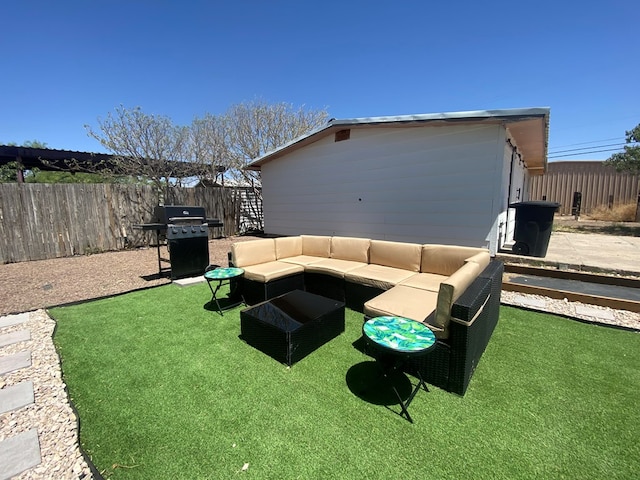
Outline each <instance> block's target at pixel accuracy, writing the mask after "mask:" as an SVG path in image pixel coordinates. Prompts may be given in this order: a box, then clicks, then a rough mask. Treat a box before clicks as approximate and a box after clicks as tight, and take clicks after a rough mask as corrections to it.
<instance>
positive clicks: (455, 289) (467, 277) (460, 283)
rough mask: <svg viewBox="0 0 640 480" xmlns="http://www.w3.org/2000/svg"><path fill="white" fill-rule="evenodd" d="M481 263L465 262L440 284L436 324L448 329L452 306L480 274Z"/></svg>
mask: <svg viewBox="0 0 640 480" xmlns="http://www.w3.org/2000/svg"><path fill="white" fill-rule="evenodd" d="M480 272H481V270H480V265H479V264H477V263H475V262H468V263H465V264H464V265H463V266H462V267H460V268H459V269H458V270H456V271H455V272H454V274H453V275H451V276H450V277H449V278H447V279H446V280H444V281H443V282H442V283H441V284H440V291H439V292H438V305H437V307H436V316H435V320H434V321H435V325H436V326H437V327H439V328H442V329H445V330H446V329H447V328H448V326H449V321H450V320H451V306H452V305H453V303H454V302H455V301H456V300H457V299H458V298H459V297H460V295H462V293H463V292H464V291H465V290H466V289H467V287H469V285H471V282H473V281H474V280H475V279H476V278H477V276H478V275H479V274H480Z"/></svg>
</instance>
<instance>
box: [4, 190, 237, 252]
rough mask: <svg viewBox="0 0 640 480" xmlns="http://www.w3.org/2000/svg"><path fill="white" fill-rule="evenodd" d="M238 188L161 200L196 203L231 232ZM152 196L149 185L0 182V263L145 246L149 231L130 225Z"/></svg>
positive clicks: (217, 232) (148, 212)
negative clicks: (144, 231)
mask: <svg viewBox="0 0 640 480" xmlns="http://www.w3.org/2000/svg"><path fill="white" fill-rule="evenodd" d="M241 194H242V189H238V188H221V187H213V188H173V189H171V192H170V194H169V196H170V198H168V199H166V200H165V203H166V204H175V205H201V206H203V207H204V208H205V211H206V214H207V217H209V218H219V219H220V220H222V222H223V223H224V227H220V228H212V229H210V236H211V237H212V238H215V237H220V236H230V235H235V234H236V233H237V231H238V228H239V223H240V217H241V205H242V199H241ZM155 205H157V196H156V193H155V191H154V189H153V187H150V186H146V185H145V186H140V185H118V184H40V183H39V184H35V183H34V184H17V183H4V184H0V262H2V263H10V262H22V261H27V260H44V259H49V258H57V257H68V256H72V255H78V254H89V253H96V252H102V251H109V250H120V249H124V248H131V247H138V246H144V245H148V244H149V243H150V242H152V241H155V236H154V235H153V234H151V233H143V232H141V231H139V230H134V229H133V228H132V225H133V224H136V223H147V222H149V221H150V220H151V216H152V213H153V208H154V206H155Z"/></svg>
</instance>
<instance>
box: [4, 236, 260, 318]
mask: <svg viewBox="0 0 640 480" xmlns="http://www.w3.org/2000/svg"><path fill="white" fill-rule="evenodd" d="M256 238H257V237H250V236H243V237H229V238H222V239H216V240H210V241H209V263H211V264H216V265H224V266H226V265H227V264H228V261H227V252H229V251H230V249H231V244H232V243H233V242H238V241H246V240H255V239H256ZM161 254H162V257H164V258H168V253H167V251H166V248H165V247H161ZM167 265H168V264H164V266H167ZM170 282H171V280H170V279H169V278H166V277H161V278H159V277H158V257H157V253H156V249H155V248H142V249H136V250H125V251H120V252H107V253H100V254H96V255H85V256H75V257H68V258H55V259H51V260H36V261H31V262H20V263H9V264H4V265H0V315H6V314H9V313H19V312H26V311H30V310H36V309H39V308H47V307H51V306H54V305H61V304H63V303H69V302H76V301H80V300H89V299H92V298H98V297H103V296H108V295H114V294H117V293H123V292H128V291H131V290H135V289H139V288H145V287H153V286H157V285H162V284H165V283H170Z"/></svg>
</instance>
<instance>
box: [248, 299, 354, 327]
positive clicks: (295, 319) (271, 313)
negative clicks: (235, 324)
mask: <svg viewBox="0 0 640 480" xmlns="http://www.w3.org/2000/svg"><path fill="white" fill-rule="evenodd" d="M343 307H344V303H343V302H339V301H337V300H332V299H330V298H325V297H322V296H320V295H316V294H313V293H309V292H305V291H302V290H293V291H291V292H288V293H285V294H284V295H280V296H279V297H276V298H272V299H271V300H267V301H266V302H262V303H258V304H257V305H254V306H253V307H250V308H247V309H245V310H243V313H244V314H245V315H250V316H252V317H254V318H257V319H259V320H260V321H261V322H264V323H269V324H271V325H273V326H275V327H276V328H278V329H279V330H282V331H285V332H293V331H295V330H297V329H299V328H301V327H302V326H303V325H305V324H307V323H310V322H313V321H315V320H317V319H319V318H321V317H323V316H324V315H326V314H328V313H330V312H333V311H335V310H337V309H340V308H343Z"/></svg>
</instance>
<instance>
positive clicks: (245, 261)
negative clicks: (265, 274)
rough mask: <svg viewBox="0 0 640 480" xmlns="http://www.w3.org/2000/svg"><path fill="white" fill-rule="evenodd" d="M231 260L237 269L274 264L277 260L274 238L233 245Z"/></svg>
mask: <svg viewBox="0 0 640 480" xmlns="http://www.w3.org/2000/svg"><path fill="white" fill-rule="evenodd" d="M231 259H232V262H233V264H234V265H235V266H236V267H241V268H244V267H248V266H249V265H257V264H259V263H266V262H273V261H274V260H275V259H276V247H275V242H274V240H273V238H266V239H264V240H250V241H248V242H237V243H234V244H232V245H231Z"/></svg>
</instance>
